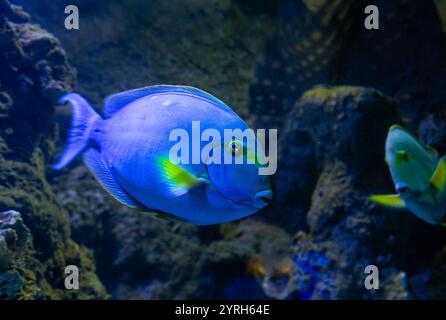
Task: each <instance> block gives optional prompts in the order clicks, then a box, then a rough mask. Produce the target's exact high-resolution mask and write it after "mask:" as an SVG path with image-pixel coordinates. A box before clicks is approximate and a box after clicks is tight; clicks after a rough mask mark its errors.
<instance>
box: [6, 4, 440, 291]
mask: <svg viewBox="0 0 446 320" xmlns="http://www.w3.org/2000/svg"><path fill="white" fill-rule="evenodd" d="M72 2H73V3H75V4H77V5H79V7H80V10H81V12H82V17H83V18H82V27H81V29H80V30H79V32H77V33H76V34H75V36H73V31H67V30H65V29H63V28H62V27H61V26H62V24H63V18H64V16H63V15H60V12H63V7H64V5H65V4H68V3H72ZM14 3H18V4H23V5H25V8H29V9H30V10H31V12H32V15H33V19H35V21H39V22H40V23H42V24H43V26H44V27H45V28H48V29H49V30H50V31H51V32H53V33H54V34H56V36H57V37H58V38H59V39H60V41H61V42H62V44H63V47H64V48H66V50H67V52H68V58H69V61H70V64H71V65H74V66H75V67H76V69H77V79H78V86H77V87H76V88H74V82H75V73H74V71H73V68H72V67H70V65H69V64H68V62H67V58H66V55H65V52H64V51H63V50H62V49H61V48H60V43H59V41H58V40H56V39H55V38H54V37H53V36H51V35H50V34H48V33H47V32H45V31H43V30H42V29H40V28H38V27H36V26H35V25H32V24H30V23H28V22H27V21H28V17H27V15H26V14H24V13H23V11H21V10H18V9H16V8H12V7H11V6H9V5H8V4H7V2H6V1H4V0H0V13H2V14H0V22H1V26H2V32H1V33H0V47H1V48H8V49H7V50H5V51H3V50H2V51H1V53H2V55H1V56H0V67H1V70H2V72H1V73H0V85H1V88H0V105H1V106H2V108H0V137H1V140H0V142H1V143H0V148H1V149H0V150H1V152H0V170H1V172H0V173H1V174H0V209H1V210H2V211H3V210H5V211H6V210H16V211H17V212H20V216H19V214H18V213H16V212H15V211H8V213H3V214H0V254H2V256H3V259H0V268H3V269H2V270H1V271H2V273H0V275H6V276H4V278H3V280H1V279H0V297H1V298H3V297H7V298H105V297H107V294H106V292H105V289H104V287H103V286H102V284H101V282H102V283H103V284H104V285H105V287H106V289H107V292H108V293H109V294H110V295H111V296H112V297H113V298H118V299H127V298H132V299H135V298H142V299H171V298H187V299H190V298H258V299H264V298H275V299H286V298H288V299H291V298H298V299H347V298H356V299H359V298H364V299H380V298H386V299H387V298H391V299H407V298H419V299H423V298H444V297H445V288H446V283H445V282H444V280H443V278H444V277H443V275H444V272H443V270H444V266H445V263H446V254H445V248H446V235H445V233H444V230H443V229H441V228H440V227H437V226H430V225H427V224H426V223H424V222H422V221H420V220H418V219H416V218H415V217H414V216H412V215H411V214H409V213H393V212H391V211H389V210H384V209H381V208H377V207H375V206H372V205H370V204H369V203H368V202H367V197H368V195H370V194H373V193H375V192H378V191H379V192H387V191H388V192H392V191H393V190H392V184H391V181H390V177H389V174H388V169H387V168H386V166H385V164H384V161H383V159H384V150H383V149H384V148H383V147H384V139H385V135H386V132H387V129H388V127H389V126H390V125H391V124H393V123H402V124H404V125H406V126H408V127H409V128H410V129H411V130H413V131H414V132H415V133H418V134H419V136H420V137H421V139H422V141H423V142H425V143H428V144H433V145H434V146H435V147H437V148H438V149H439V151H440V153H441V154H444V153H446V148H445V147H446V144H445V143H446V142H445V141H446V139H444V137H445V135H446V125H445V123H446V122H445V120H444V119H446V117H445V116H444V111H443V110H444V108H442V106H443V104H444V102H445V101H446V100H445V99H444V98H445V96H444V90H442V84H443V83H444V81H443V80H444V75H445V72H444V70H443V69H442V68H438V69H436V68H434V67H433V66H436V65H441V66H443V65H444V64H443V63H441V62H439V61H441V59H442V57H444V56H445V55H444V54H445V52H444V43H445V41H444V31H443V29H442V25H441V20H440V17H442V16H444V15H443V14H442V13H441V12H440V11H438V10H439V9H441V8H442V7H441V6H439V5H438V3H439V1H435V4H437V6H435V5H434V3H433V2H431V1H423V2H421V1H405V0H397V1H392V2H389V1H379V3H380V6H383V8H385V10H386V12H390V13H391V14H389V16H391V17H392V19H396V22H393V23H392V24H391V26H392V29H393V30H394V31H395V34H392V33H386V34H382V33H380V34H378V35H374V34H371V33H366V32H362V31H358V30H362V28H359V27H358V24H359V23H362V22H363V21H362V20H361V19H359V20H357V19H356V18H355V17H362V16H363V12H361V11H358V10H359V9H363V8H364V6H363V4H364V3H365V1H348V0H346V1H321V0H305V1H290V0H277V1H260V2H259V3H258V4H257V5H253V4H252V2H248V1H242V0H224V1H198V0H194V1H181V0H175V1H151V2H150V4H148V2H143V1H136V0H126V1H114V0H109V1H90V0H77V1H65V0H63V1H62V0H61V1H57V2H55V1H53V0H41V1H39V2H36V1H31V2H29V1H23V0H20V1H19V0H17V1H14ZM98 3H100V4H98ZM256 3H257V2H256ZM403 5H404V8H405V9H404V14H399V13H398V9H399V8H401V7H402V6H403ZM48 12H52V13H53V12H54V13H57V12H59V13H58V14H51V15H50V16H51V18H48V19H47V18H46V17H47V16H48V14H47V13H48ZM411 19H412V20H413V21H416V22H417V23H418V24H415V25H410V24H409V22H410V20H411ZM383 21H384V22H383V23H385V24H387V23H390V20H386V18H385V17H384V20H383ZM418 25H425V26H427V27H426V28H429V29H428V30H426V29H421V30H418V31H417V32H415V33H412V32H411V31H414V30H415V29H417V26H418ZM295 30H297V31H298V32H294V31H295ZM427 33H429V36H428V37H427V36H425V35H426V34H427ZM167 35H168V36H167ZM412 37H413V38H412ZM409 40H410V41H409ZM419 41H421V42H422V43H423V47H424V48H426V49H425V50H418V49H417V48H418V47H419V46H420V45H419ZM367 43H373V48H372V46H368V45H367ZM433 43H437V44H438V43H440V44H439V45H438V46H434V45H433ZM395 46H396V47H398V46H401V48H402V49H401V50H398V51H394V47H395ZM279 49H280V50H279ZM434 50H436V51H435V52H434ZM392 52H400V53H399V54H398V55H397V56H396V55H393V54H392ZM407 52H408V53H410V54H406V53H407ZM431 53H434V54H432V55H431ZM403 56H404V57H405V60H404V63H403V62H401V60H402V59H403V58H402V57H403ZM370 61H373V62H374V63H372V64H370ZM377 66H385V67H382V68H379V71H376V70H375V68H377ZM434 69H435V70H434ZM3 70H6V71H5V72H3ZM374 70H375V71H374ZM161 82H166V83H173V84H188V85H194V86H198V87H201V88H203V89H205V90H208V91H210V92H212V93H214V94H215V95H217V96H219V97H221V98H222V99H223V100H224V101H226V102H227V103H228V104H229V105H231V106H233V107H234V109H235V110H237V112H238V113H239V114H241V116H242V117H244V118H245V119H247V120H248V121H249V122H250V123H251V124H254V126H258V127H277V128H279V138H280V141H279V152H280V155H279V168H278V172H277V174H276V176H275V178H274V188H275V195H276V198H275V200H274V203H273V205H272V206H271V207H269V208H267V209H265V210H263V211H262V212H259V213H258V214H256V215H255V216H252V217H250V218H248V219H244V220H242V221H237V222H232V223H228V224H224V225H221V226H210V227H205V228H200V227H196V226H192V225H188V224H183V223H174V222H169V221H165V220H161V219H158V218H156V217H154V216H151V215H149V214H142V213H140V212H138V211H135V210H131V209H129V208H126V207H124V206H122V205H120V204H119V203H118V202H116V201H115V200H114V199H112V198H111V197H110V196H109V195H108V194H107V193H106V192H105V191H103V189H102V188H101V187H100V186H99V184H98V183H97V182H96V181H95V180H94V178H93V177H92V175H91V174H90V173H89V172H88V170H87V169H86V168H85V166H83V165H82V164H79V163H77V165H76V166H74V167H71V168H68V169H65V170H63V171H62V172H61V173H57V174H55V173H52V172H48V171H47V167H48V165H49V164H50V163H51V160H52V159H53V156H54V153H55V149H56V144H57V143H56V123H55V122H54V119H53V112H54V110H53V107H52V105H53V103H54V98H55V97H56V96H57V95H58V94H60V93H61V92H64V91H67V90H72V89H76V91H78V92H80V93H81V94H83V95H84V96H86V97H87V98H88V99H90V100H91V101H92V102H94V103H96V105H100V102H101V101H102V99H103V98H104V97H105V96H106V95H108V94H111V93H114V92H117V91H121V90H126V89H129V88H134V87H141V86H146V85H150V84H155V83H161ZM320 83H322V84H327V86H324V85H322V86H316V87H313V86H314V85H316V84H320ZM346 83H354V84H356V86H343V84H346ZM334 84H339V86H333V85H334ZM375 88H376V89H375ZM19 124H20V125H19ZM62 129H65V128H61V133H62V135H63V132H62V131H63V130H62ZM62 140H63V139H60V140H59V142H58V143H59V144H62V143H63V142H62ZM47 174H48V175H49V178H48V179H49V184H48V183H47V178H46V175H47ZM25 177H26V178H25ZM20 217H21V218H20ZM2 219H3V220H2ZM20 219H22V220H20ZM13 220H14V221H16V222H14V223H13V224H12V225H13V227H11V226H10V225H11V224H10V223H9V222H8V221H13ZM2 221H3V222H2ZM21 221H23V222H21ZM1 230H6V231H1ZM2 234H9V236H5V237H4V238H5V239H4V240H3V239H2V238H1V235H2ZM11 234H17V235H13V236H11ZM8 238H9V239H17V240H13V241H11V240H7V239H8ZM71 239H74V241H75V242H73V240H71ZM85 247H88V248H89V249H90V250H91V251H90V250H87V249H86V248H85ZM2 252H3V253H2ZM92 252H93V254H94V258H93V257H92V255H91V253H92ZM94 260H96V267H97V274H98V275H99V278H100V279H101V281H99V280H98V279H97V277H96V273H95V263H94ZM68 263H72V264H76V265H80V266H81V267H82V270H86V271H87V276H86V278H84V279H83V280H82V281H81V285H82V286H83V287H82V288H81V290H80V291H79V292H75V293H69V292H67V291H60V290H58V288H61V285H63V281H62V273H60V270H61V268H62V267H63V266H64V265H65V264H68ZM369 264H376V265H378V266H380V267H381V269H380V271H381V273H380V275H381V288H382V290H379V291H377V292H373V291H368V290H365V289H364V286H363V279H364V268H365V266H367V265H369ZM0 278H1V276H0ZM85 279H86V280H85ZM2 281H3V282H2Z"/></svg>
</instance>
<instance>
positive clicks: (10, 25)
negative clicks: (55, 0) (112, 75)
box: [0, 0, 107, 299]
mask: <svg viewBox="0 0 446 320" xmlns="http://www.w3.org/2000/svg"><path fill="white" fill-rule="evenodd" d="M28 20H29V16H28V15H27V14H26V13H25V12H24V11H22V10H20V9H18V8H16V7H13V6H10V5H9V3H8V2H7V1H5V0H1V1H0V48H1V50H0V70H1V72H0V112H1V114H0V211H4V212H2V213H0V233H1V234H2V236H1V237H0V247H1V248H2V249H1V251H0V255H1V257H0V260H1V261H2V263H1V265H0V298H1V299H42V298H52V299H64V298H83V299H91V298H106V297H107V295H106V292H105V290H104V287H103V286H102V284H101V282H100V281H99V279H98V278H97V276H96V273H95V263H94V258H93V256H92V254H91V252H90V251H89V250H88V249H87V248H85V247H83V246H80V245H78V244H77V243H76V242H74V241H73V240H72V239H71V233H70V225H69V217H68V213H67V211H66V210H65V209H64V208H62V207H61V206H60V205H59V204H58V202H57V201H56V197H55V194H54V192H53V190H52V188H51V187H50V185H49V184H48V182H47V180H46V178H45V176H46V170H47V168H48V165H49V163H50V160H51V158H52V156H53V153H54V151H55V145H54V141H55V137H56V131H57V127H56V123H55V121H54V117H53V113H54V107H53V105H54V102H55V101H54V99H55V98H56V97H57V96H58V95H60V94H61V93H62V92H64V91H68V90H71V89H72V88H73V86H74V79H75V74H74V70H73V69H72V68H71V66H70V65H69V64H68V62H67V59H66V56H65V52H64V51H63V49H62V48H61V47H60V43H59V41H58V40H57V39H56V38H55V37H54V36H52V35H51V34H49V33H48V32H46V31H45V30H43V29H41V28H40V27H39V26H37V25H34V24H31V23H29V22H28ZM10 210H14V211H10ZM70 264H75V265H78V266H80V267H81V268H82V269H83V270H85V273H84V274H83V275H82V276H81V277H82V281H81V287H80V290H78V291H76V290H74V291H68V290H65V288H64V277H65V274H64V269H65V266H67V265H70Z"/></svg>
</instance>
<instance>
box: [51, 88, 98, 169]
mask: <svg viewBox="0 0 446 320" xmlns="http://www.w3.org/2000/svg"><path fill="white" fill-rule="evenodd" d="M67 102H69V103H70V104H71V106H72V110H73V113H72V120H71V128H70V131H69V133H68V142H67V145H66V146H65V150H64V152H63V154H62V156H61V157H60V159H59V161H57V163H55V164H54V165H53V166H52V167H53V169H56V170H60V169H62V168H63V167H65V166H66V165H67V164H69V163H70V162H71V161H72V160H73V159H74V158H75V157H76V156H77V155H78V154H80V153H81V152H82V151H83V150H84V149H85V148H86V147H87V146H88V145H89V141H90V132H91V129H92V127H93V125H94V123H95V122H97V121H98V120H100V119H101V117H100V116H99V115H98V114H97V113H96V111H94V110H93V108H92V107H91V105H90V104H89V103H88V102H87V101H86V100H85V99H84V98H82V97H81V96H80V95H79V94H77V93H68V94H66V95H64V96H63V97H62V98H60V99H59V103H60V104H65V103H67Z"/></svg>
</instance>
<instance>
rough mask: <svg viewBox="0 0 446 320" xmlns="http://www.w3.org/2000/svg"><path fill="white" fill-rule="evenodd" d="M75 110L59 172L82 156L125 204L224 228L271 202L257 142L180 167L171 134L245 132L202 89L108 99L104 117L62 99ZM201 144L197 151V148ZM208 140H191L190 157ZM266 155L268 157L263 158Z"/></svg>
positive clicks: (166, 88)
mask: <svg viewBox="0 0 446 320" xmlns="http://www.w3.org/2000/svg"><path fill="white" fill-rule="evenodd" d="M60 102H61V103H67V102H68V103H70V104H71V106H72V109H73V117H72V126H71V129H70V132H69V139H68V143H67V146H66V148H65V150H64V153H63V155H62V156H61V158H60V160H59V161H58V162H57V163H56V164H55V165H54V166H53V168H55V169H57V170H59V169H62V168H63V167H65V166H66V165H67V164H69V163H70V162H71V161H72V160H73V159H74V158H75V157H76V156H77V155H79V154H82V155H83V160H84V162H85V164H86V165H87V166H88V168H89V169H90V171H91V172H92V173H93V175H94V176H95V177H96V179H97V180H98V181H99V182H100V183H101V185H102V186H103V187H104V188H105V189H106V190H107V191H108V192H109V193H110V194H111V195H112V196H113V197H114V198H116V199H117V200H119V201H120V202H121V203H122V204H124V205H127V206H128V207H131V208H139V209H142V210H144V211H149V212H153V213H155V214H157V215H159V216H161V217H164V218H167V219H170V220H177V221H178V220H180V221H187V222H190V223H193V224H197V225H206V224H216V223H224V222H228V221H232V220H236V219H240V218H242V217H245V216H248V215H251V214H253V213H255V212H257V211H258V210H259V209H261V208H263V207H265V206H266V205H267V204H268V203H269V202H270V201H271V200H272V196H273V194H272V191H271V188H270V177H269V176H266V175H259V170H258V169H259V167H260V166H261V165H260V164H259V162H258V161H255V160H256V159H257V157H258V156H260V153H261V152H263V150H262V149H261V148H258V146H259V144H258V143H257V141H256V143H255V145H254V146H253V145H249V144H246V143H245V142H244V141H245V140H243V136H233V137H231V138H230V139H228V140H227V141H221V142H220V143H216V146H215V149H218V150H220V151H221V152H222V153H223V154H226V155H228V154H229V156H230V157H232V158H233V160H235V159H236V158H240V159H244V158H250V159H251V160H252V159H254V161H251V162H249V161H243V164H238V163H235V162H236V161H233V163H232V164H229V163H226V162H225V163H208V162H206V161H203V160H202V159H199V161H198V162H197V161H195V162H194V161H191V162H190V163H186V164H183V163H175V162H174V161H171V160H170V159H171V158H169V151H170V150H171V148H172V147H173V146H174V144H175V143H176V142H175V141H170V140H171V139H169V136H170V133H171V132H172V130H175V129H178V128H182V129H184V130H185V131H186V132H188V133H189V134H190V135H193V132H191V131H192V127H193V126H192V125H191V123H192V122H193V121H199V123H200V126H201V127H200V128H201V129H203V130H204V129H207V128H213V129H215V130H217V131H218V132H219V133H221V136H222V137H223V136H224V133H223V132H224V130H225V129H232V130H234V129H240V130H239V131H243V130H245V129H248V126H247V124H246V123H245V122H244V121H243V120H242V119H241V118H240V117H239V116H238V115H237V114H236V113H235V112H234V111H233V110H232V109H231V108H230V107H229V106H227V105H226V104H225V103H223V102H222V101H221V100H219V99H217V98H216V97H214V96H212V95H211V94H209V93H206V92H204V91H202V90H200V89H197V88H193V87H186V86H170V85H160V86H151V87H146V88H141V89H135V90H130V91H126V92H122V93H118V94H115V95H111V96H109V97H107V98H106V99H105V102H104V117H103V118H102V117H100V116H99V115H98V114H97V113H96V112H95V111H94V110H93V108H92V107H91V106H90V105H89V103H88V102H87V101H86V100H85V99H84V98H82V97H81V96H80V95H78V94H76V93H69V94H67V95H65V96H63V97H62V98H61V99H60ZM198 144H199V145H198ZM204 145H205V142H202V141H199V142H198V143H197V142H196V141H195V140H193V141H192V143H191V145H190V147H189V148H190V149H189V151H191V152H192V151H193V150H194V148H197V147H199V148H200V150H201V148H203V147H204ZM262 156H263V154H262Z"/></svg>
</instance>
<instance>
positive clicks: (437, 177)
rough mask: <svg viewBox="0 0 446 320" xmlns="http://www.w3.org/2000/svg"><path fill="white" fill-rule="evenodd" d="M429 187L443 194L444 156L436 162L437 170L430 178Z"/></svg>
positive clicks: (444, 178)
mask: <svg viewBox="0 0 446 320" xmlns="http://www.w3.org/2000/svg"><path fill="white" fill-rule="evenodd" d="M431 185H432V186H433V187H434V188H435V190H437V191H441V192H444V190H445V185H446V156H443V157H441V159H440V160H439V161H438V165H437V169H435V172H434V174H433V175H432V177H431Z"/></svg>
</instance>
